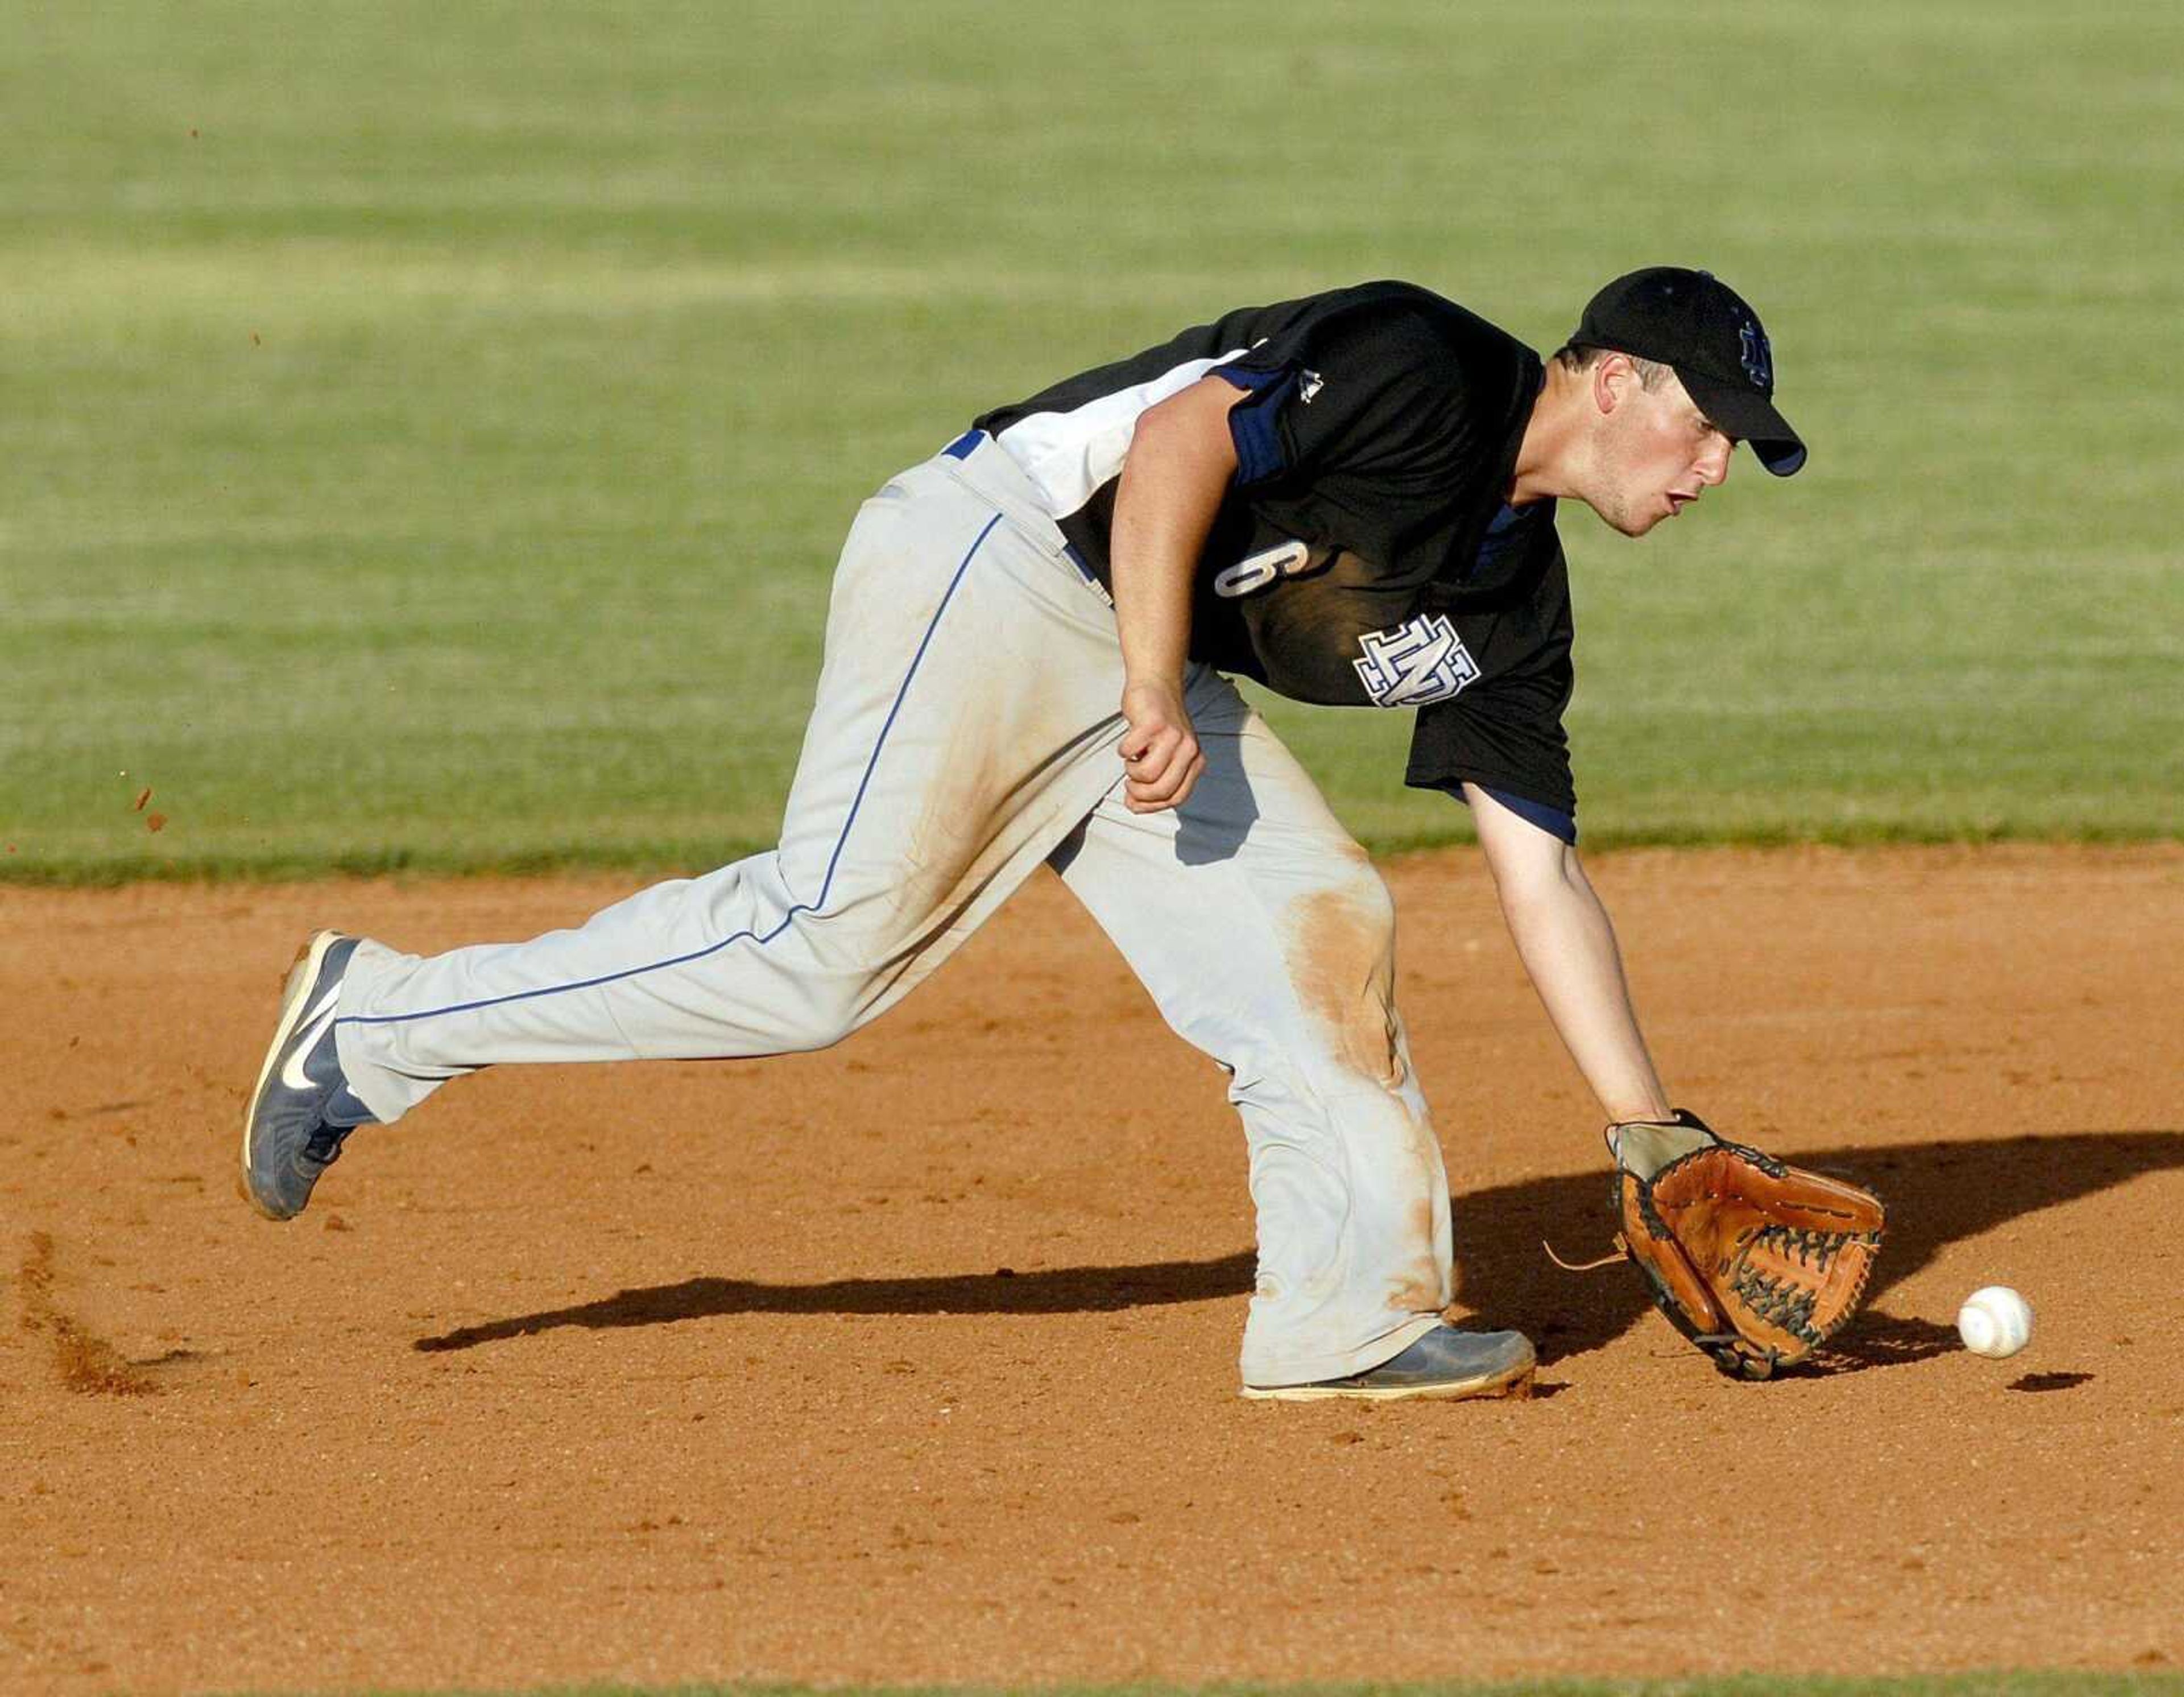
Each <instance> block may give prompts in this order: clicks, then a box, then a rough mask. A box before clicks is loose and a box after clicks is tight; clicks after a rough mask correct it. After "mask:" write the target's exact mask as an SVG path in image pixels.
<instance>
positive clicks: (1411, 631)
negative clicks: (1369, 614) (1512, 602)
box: [1350, 613, 1479, 707]
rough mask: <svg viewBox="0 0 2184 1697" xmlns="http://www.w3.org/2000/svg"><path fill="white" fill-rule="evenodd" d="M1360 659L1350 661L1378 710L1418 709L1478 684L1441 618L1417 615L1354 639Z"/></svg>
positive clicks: (1473, 665) (1473, 664) (1472, 664)
mask: <svg viewBox="0 0 2184 1697" xmlns="http://www.w3.org/2000/svg"><path fill="white" fill-rule="evenodd" d="M1357 646H1358V648H1359V649H1360V650H1362V652H1363V655H1364V657H1363V658H1362V660H1353V661H1351V662H1350V664H1351V667H1352V668H1353V669H1355V670H1356V672H1357V681H1358V682H1359V683H1361V684H1363V685H1364V686H1365V693H1366V694H1367V695H1369V696H1371V697H1372V698H1373V706H1379V707H1422V706H1425V705H1426V703H1427V702H1429V701H1446V700H1447V699H1448V698H1449V697H1450V696H1451V695H1455V694H1457V691H1459V690H1461V689H1463V687H1464V685H1465V684H1473V683H1476V682H1477V681H1478V679H1479V662H1478V661H1475V660H1474V659H1473V658H1472V657H1471V650H1469V649H1468V648H1466V647H1465V646H1464V645H1463V639H1461V638H1459V637H1458V636H1457V634H1456V627H1455V626H1454V625H1452V624H1451V623H1450V622H1448V616H1447V615H1446V614H1445V613H1430V614H1429V613H1421V614H1420V615H1419V616H1418V617H1417V618H1414V619H1406V620H1405V621H1404V622H1402V623H1401V624H1399V625H1394V626H1390V628H1388V629H1386V630H1374V631H1368V632H1367V633H1366V634H1364V635H1363V636H1361V637H1360V638H1358V639H1357Z"/></svg>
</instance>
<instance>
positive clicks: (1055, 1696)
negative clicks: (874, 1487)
mask: <svg viewBox="0 0 2184 1697" xmlns="http://www.w3.org/2000/svg"><path fill="white" fill-rule="evenodd" d="M2180 1692H2184V1674H2178V1673H2174V1672H2159V1671H2154V1672H2000V1671H1994V1672H1974V1673H1951V1674H1906V1675H1900V1676H1896V1677H1886V1678H1821V1677H1798V1676H1794V1675H1780V1674H1758V1673H1747V1674H1736V1675H1731V1676H1729V1677H1716V1678H1704V1679H1539V1680H1507V1681H1496V1682H1493V1683H1485V1684H1474V1683H1469V1682H1460V1683H1433V1684H1358V1685H1267V1684H1249V1683H1246V1684H1216V1685H1201V1686H1188V1685H1036V1686H1006V1685H978V1686H942V1685H873V1686H857V1685H827V1686H810V1685H786V1684H783V1685H776V1684H745V1685H674V1686H637V1685H614V1684H605V1685H573V1686H550V1687H536V1688H532V1689H529V1690H519V1689H515V1688H510V1689H508V1690H506V1691H504V1692H503V1691H497V1692H493V1693H486V1692H474V1691H465V1692H462V1693H460V1694H459V1693H456V1692H454V1691H452V1690H449V1691H438V1692H425V1691H412V1690H406V1689H405V1690H404V1691H402V1692H399V1693H396V1692H391V1691H390V1692H386V1693H382V1694H379V1697H821V1694H824V1697H2175V1694H2177V1693H2180ZM298 1697H300V1694H298Z"/></svg>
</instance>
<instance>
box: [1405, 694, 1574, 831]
mask: <svg viewBox="0 0 2184 1697" xmlns="http://www.w3.org/2000/svg"><path fill="white" fill-rule="evenodd" d="M1572 682H1573V678H1572V673H1571V668H1570V665H1569V661H1568V656H1567V655H1566V654H1565V655H1564V656H1562V658H1561V659H1560V660H1559V661H1558V662H1557V663H1555V664H1552V665H1549V666H1546V667H1542V668H1541V669H1540V670H1538V671H1536V672H1534V673H1528V674H1526V675H1523V676H1518V677H1511V678H1500V679H1496V680H1494V681H1493V682H1492V683H1490V684H1486V685H1483V686H1479V687H1475V688H1473V689H1466V690H1465V691H1463V693H1462V694H1461V695H1457V696H1454V697H1452V698H1451V699H1450V700H1448V701H1436V702H1434V703H1432V704H1431V705H1429V706H1424V707H1421V708H1419V709H1418V718H1417V722H1416V723H1415V725H1414V726H1413V728H1412V734H1411V757H1410V762H1409V764H1408V766H1407V768H1406V769H1405V771H1404V773H1403V782H1404V783H1405V784H1408V785H1409V786H1410V787H1411V788H1412V789H1413V790H1446V792H1447V793H1448V794H1450V795H1457V796H1459V797H1460V796H1461V795H1462V791H1463V785H1464V784H1467V783H1468V784H1478V785H1479V788H1481V789H1482V790H1493V791H1495V792H1496V793H1497V794H1498V795H1503V796H1505V797H1506V796H1513V797H1515V798H1517V799H1518V800H1519V801H1528V802H1530V803H1532V804H1533V805H1534V806H1535V807H1539V808H1541V809H1543V810H1546V812H1550V813H1554V814H1559V815H1561V816H1563V818H1565V819H1568V820H1572V821H1574V819H1575V818H1576V817H1577V785H1576V783H1575V781H1574V779H1573V778H1572V776H1571V773H1570V759H1569V738H1568V734H1566V733H1565V732H1564V731H1563V712H1564V711H1565V710H1566V709H1567V707H1568V705H1569V698H1570V689H1571V684H1572ZM1519 811H1522V810H1519ZM1572 830H1573V835H1574V826H1573V828H1572ZM1556 834H1557V835H1563V834H1562V833H1561V832H1560V831H1557V833H1556ZM1565 840H1568V839H1565Z"/></svg>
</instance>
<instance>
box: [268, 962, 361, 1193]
mask: <svg viewBox="0 0 2184 1697" xmlns="http://www.w3.org/2000/svg"><path fill="white" fill-rule="evenodd" d="M356 944H357V940H356V939H355V938H354V937H345V936H343V935H342V934H341V933H340V932H338V931H321V932H320V933H319V934H318V935H316V936H315V937H313V938H312V939H311V941H309V942H308V943H306V944H304V949H303V952H302V953H301V954H299V955H298V956H297V957H296V964H295V965H294V967H293V968H292V969H290V971H289V974H288V983H287V988H286V989H284V990H283V991H281V1019H280V1022H279V1024H276V1026H275V1027H274V1028H273V1046H272V1047H270V1048H269V1049H268V1050H266V1052H265V1065H264V1066H262V1067H260V1068H259V1069H258V1088H257V1089H256V1090H254V1091H252V1092H251V1096H250V1108H249V1110H248V1112H247V1113H246V1114H244V1115H243V1117H242V1194H243V1196H244V1197H245V1199H246V1200H248V1202H249V1203H250V1205H251V1206H252V1207H253V1208H254V1209H257V1210H258V1211H259V1213H260V1214H264V1215H265V1217H266V1218H267V1219H268V1220H292V1219H293V1218H294V1217H295V1216H296V1215H298V1214H301V1213H302V1212H303V1211H304V1203H307V1202H309V1200H310V1199H311V1186H313V1185H315V1184H316V1183H318V1181H319V1175H320V1173H323V1172H324V1171H326V1169H327V1168H328V1167H331V1165H333V1164H334V1163H335V1161H336V1160H337V1159H339V1158H340V1156H341V1148H342V1140H343V1138H344V1137H346V1136H348V1134H349V1133H350V1132H351V1131H353V1130H355V1129H356V1128H357V1127H358V1126H359V1125H370V1124H372V1123H373V1121H372V1115H371V1110H370V1108H366V1107H365V1105H364V1103H363V1102H360V1101H359V1100H358V1099H357V1097H356V1095H355V1093H354V1091H351V1090H350V1089H349V1087H348V1079H347V1078H346V1077H345V1076H344V1075H343V1072H342V1069H341V1057H340V1055H339V1053H338V1052H337V1051H336V1049H335V1047H334V1010H335V1006H336V1004H337V1002H339V1000H340V998H341V984H342V975H343V974H344V973H345V972H347V971H348V962H349V957H350V956H351V955H353V954H354V953H355V952H356Z"/></svg>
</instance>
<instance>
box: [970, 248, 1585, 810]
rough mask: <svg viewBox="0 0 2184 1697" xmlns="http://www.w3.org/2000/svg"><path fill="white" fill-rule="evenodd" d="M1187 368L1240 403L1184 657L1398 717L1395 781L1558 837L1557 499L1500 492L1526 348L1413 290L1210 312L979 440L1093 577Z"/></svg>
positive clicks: (1567, 793)
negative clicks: (1147, 445)
mask: <svg viewBox="0 0 2184 1697" xmlns="http://www.w3.org/2000/svg"><path fill="white" fill-rule="evenodd" d="M1207 376H1214V377H1220V378H1222V379H1223V381H1225V382H1229V383H1231V384H1234V386H1235V387H1236V388H1238V389H1239V390H1240V391H1242V394H1241V395H1240V399H1238V401H1237V402H1236V404H1235V405H1234V407H1233V408H1232V409H1231V410H1230V413H1229V429H1230V433H1231V435H1232V437H1233V438H1234V442H1235V446H1236V455H1237V471H1236V476H1235V479H1234V483H1233V484H1232V486H1231V488H1230V489H1229V493H1228V495H1227V496H1226V498H1225V499H1224V500H1223V503H1222V505H1221V508H1220V511H1219V512H1218V514H1217V516H1216V518H1215V521H1214V524H1213V528H1212V533H1211V534H1210V535H1209V537H1208V539H1207V541H1206V548H1205V550H1204V553H1203V555H1202V556H1201V565H1200V570H1199V572H1198V575H1197V578H1196V580H1195V597H1194V608H1193V619H1192V642H1191V657H1192V658H1194V659H1196V660H1202V661H1208V662H1210V663H1212V664H1213V665H1215V666H1217V667H1220V668H1221V669H1222V670H1223V671H1228V672H1234V673H1240V674H1242V675H1244V676H1245V677H1250V678H1257V679H1259V680H1260V681H1261V682H1262V683H1264V684H1268V686H1269V687H1270V688H1272V689H1275V690H1277V691H1279V693H1281V694H1283V695H1290V696H1292V697H1295V699H1297V700H1300V701H1321V702H1329V703H1334V704H1338V705H1355V706H1383V707H1414V708H1416V709H1417V710H1418V718H1417V723H1416V727H1415V729H1414V731H1413V734H1412V742H1411V754H1410V761H1409V765H1408V769H1407V772H1406V773H1405V781H1406V782H1407V783H1408V784H1412V785H1413V786H1415V787H1418V788H1422V789H1439V790H1448V791H1450V792H1451V793H1454V792H1456V791H1457V788H1458V786H1459V785H1460V784H1463V782H1465V781H1467V780H1468V781H1469V782H1472V783H1475V784H1479V785H1480V786H1481V787H1483V788H1485V789H1489V790H1493V791H1495V792H1496V794H1497V795H1500V796H1501V797H1502V799H1504V800H1505V801H1511V802H1512V803H1513V804H1516V805H1518V806H1519V808H1520V811H1523V812H1526V813H1527V814H1528V815H1529V816H1530V817H1533V818H1535V819H1537V820H1539V821H1540V822H1541V823H1545V824H1546V825H1547V826H1548V828H1549V829H1557V831H1558V832H1559V834H1561V835H1565V836H1568V835H1570V829H1569V825H1568V821H1569V818H1570V816H1572V815H1574V812H1575V809H1576V797H1575V793H1574V788H1573V786H1572V784H1571V779H1570V768H1569V754H1568V740H1567V738H1566V737H1565V735H1564V733H1563V723H1562V721H1563V710H1564V708H1565V707H1566V706H1567V705H1568V701H1569V695H1570V689H1571V684H1572V672H1571V663H1570V644H1571V634H1572V629H1571V621H1570V606H1569V588H1568V575H1567V572H1566V568H1565V566H1564V562H1563V552H1562V546H1561V543H1560V541H1559V539H1557V536H1556V534H1555V527H1554V511H1553V506H1554V504H1553V503H1552V501H1541V502H1539V503H1536V504H1534V505H1529V506H1526V507H1524V508H1522V509H1512V508H1509V507H1507V506H1505V505H1503V502H1502V494H1503V492H1504V491H1505V490H1506V489H1507V488H1508V485H1509V480H1510V478H1511V477H1512V475H1513V470H1514V466H1515V463H1516V457H1517V450H1518V446H1519V444H1521V442H1522V440H1523V437H1524V426H1525V424H1526V422H1527V421H1528V420H1529V417H1530V414H1531V407H1532V402H1533V399H1534V398H1535V395H1536V394H1537V393H1538V390H1539V385H1540V380H1541V366H1540V360H1539V358H1538V356H1537V355H1536V354H1534V353H1533V352H1532V351H1531V350H1530V349H1528V348H1526V347H1524V345H1523V344H1522V343H1519V342H1518V341H1516V340H1515V339H1514V338H1512V337H1510V336H1509V335H1507V333H1505V332H1502V331H1501V330H1498V329H1496V327H1494V326H1492V325H1490V324H1489V323H1487V322H1486V321H1485V320H1484V319H1481V318H1479V317H1477V316H1476V315H1474V314H1472V313H1469V312H1467V311H1465V310H1463V308H1462V307H1460V306H1457V305H1456V304H1453V303H1451V302H1450V301H1446V300H1444V299H1441V298H1440V296H1438V295H1435V294H1433V293H1429V292H1428V291H1427V290H1424V289H1422V288H1418V287H1414V286H1412V285H1411V284H1407V283H1400V282H1374V283H1365V284H1361V285H1359V286H1358V287H1354V288H1347V289H1339V290H1336V291H1334V292H1333V293H1327V294H1321V295H1314V296H1311V297H1309V298H1307V299H1302V300H1295V301H1288V302H1284V303H1283V304H1279V305H1275V306H1264V307H1251V308H1245V309H1244V310H1240V311H1236V312H1232V313H1229V314H1228V315H1226V316H1224V317H1223V318H1221V319H1218V320H1217V321H1215V322H1213V323H1212V324H1207V325H1201V326H1199V327H1196V328H1195V329H1191V330H1186V331H1184V332H1183V333H1182V334H1181V335H1179V336H1178V337H1176V338H1174V339H1173V340H1172V341H1169V342H1167V343H1163V344H1162V345H1161V346H1159V347H1157V348H1153V349H1147V350H1146V351H1145V352H1144V353H1142V354H1137V355H1136V356H1134V358H1131V359H1128V360H1121V361H1118V362H1117V363H1116V364H1114V365H1111V366H1100V367H1099V368H1098V369H1096V370H1094V371H1086V372H1084V373H1082V374H1081V375H1079V376H1078V377H1072V378H1069V379H1068V380H1067V381H1066V382H1061V383H1058V384H1056V385H1055V386H1054V387H1053V388H1050V389H1047V390H1045V391H1044V392H1043V393H1041V394H1036V395H1034V396H1032V397H1031V398H1030V399H1028V400H1024V401H1022V402H1019V403H1018V404H1017V405H1013V406H1006V407H1001V408H998V409H996V410H994V411H992V412H989V413H987V414H986V415H985V416H983V417H982V418H980V419H979V420H978V427H979V428H981V429H983V430H986V431H988V432H989V433H992V434H993V435H994V437H995V438H996V440H997V441H998V442H999V443H1000V445H1001V446H1002V447H1003V448H1004V449H1006V450H1007V451H1008V453H1009V454H1010V455H1011V457H1012V458H1013V459H1015V461H1017V464H1018V465H1019V466H1022V468H1023V470H1024V472H1025V473H1026V474H1027V475H1028V477H1030V479H1031V481H1032V482H1033V483H1034V485H1035V486H1036V487H1037V488H1039V492H1040V494H1041V495H1042V497H1043V498H1044V500H1045V503H1046V506H1047V511H1050V513H1052V514H1053V515H1054V516H1055V518H1056V522H1058V523H1059V525H1060V526H1061V530H1062V532H1063V533H1064V534H1065V535H1066V536H1067V538H1068V539H1069V540H1070V542H1071V544H1072V545H1073V548H1074V549H1075V550H1076V551H1077V552H1078V555H1080V556H1081V558H1082V561H1083V562H1084V566H1085V568H1086V570H1087V571H1088V572H1089V574H1090V575H1092V576H1093V577H1095V578H1097V579H1098V580H1099V581H1100V583H1102V584H1103V585H1105V584H1106V582H1107V578H1108V537H1109V531H1110V527H1111V523H1112V516H1113V512H1114V501H1115V490H1116V486H1117V482H1118V481H1119V478H1120V476H1121V472H1122V464H1123V455H1124V454H1125V453H1127V451H1128V448H1129V444H1130V438H1131V436H1132V433H1134V430H1135V428H1136V424H1137V420H1138V418H1139V416H1140V415H1141V414H1142V413H1143V412H1144V411H1145V410H1146V409H1147V408H1149V407H1151V406H1153V405H1156V404H1157V403H1159V402H1160V401H1162V400H1164V399H1167V397H1168V396H1170V395H1172V394H1176V393H1177V392H1178V391H1179V390H1181V389H1183V388H1187V387H1189V386H1190V384H1191V383H1193V382H1197V381H1198V380H1199V379H1200V378H1201V377H1207ZM1557 816H1559V817H1557Z"/></svg>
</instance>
